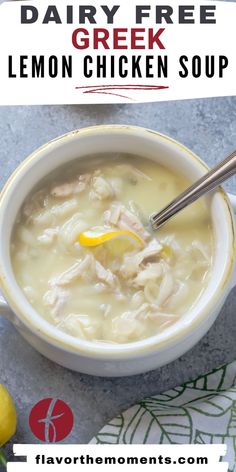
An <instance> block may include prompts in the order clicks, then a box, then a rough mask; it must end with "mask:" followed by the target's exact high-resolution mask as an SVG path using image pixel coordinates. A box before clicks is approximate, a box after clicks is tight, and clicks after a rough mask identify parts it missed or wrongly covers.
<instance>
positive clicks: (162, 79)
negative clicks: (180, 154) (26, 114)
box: [0, 0, 236, 105]
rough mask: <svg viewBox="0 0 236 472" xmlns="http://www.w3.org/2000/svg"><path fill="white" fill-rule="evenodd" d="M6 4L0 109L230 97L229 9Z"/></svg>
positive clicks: (110, 1)
mask: <svg viewBox="0 0 236 472" xmlns="http://www.w3.org/2000/svg"><path fill="white" fill-rule="evenodd" d="M164 5H165V6H163V5H160V2H154V1H150V2H148V1H145V2H144V1H143V0H128V1H126V2H124V1H122V2H121V1H119V0H106V1H103V2H101V3H100V2H99V0H90V1H89V2H85V1H82V2H81V1H80V2H78V0H70V1H69V2H65V1H63V2H61V1H59V0H57V1H54V2H53V3H52V4H51V3H49V1H48V0H32V1H12V2H5V3H3V4H1V6H0V43H1V49H0V60H1V67H0V104H1V105H15V104H65V103H67V104H73V103H75V104H76V103H122V102H128V103H130V102H137V101H142V102H145V101H161V100H178V99H187V98H200V97H212V96H226V95H227V96H230V95H232V96H233V95H236V55H235V21H236V3H231V2H227V3H226V2H222V1H221V2H213V1H211V0H209V1H205V0H194V1H192V2H190V1H189V0H184V1H181V2H180V3H179V2H177V1H176V0H172V1H171V0H168V1H165V2H164Z"/></svg>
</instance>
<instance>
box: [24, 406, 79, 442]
mask: <svg viewBox="0 0 236 472" xmlns="http://www.w3.org/2000/svg"><path fill="white" fill-rule="evenodd" d="M29 425H30V429H31V431H32V433H33V434H34V436H35V437H36V438H37V439H39V440H40V441H42V442H46V443H56V442H59V441H63V439H65V438H67V436H69V434H70V432H71V431H72V428H73V425H74V416H73V413H72V410H71V408H70V407H69V406H68V405H67V404H66V403H65V402H63V401H62V400H59V399H56V398H45V399H44V400H41V401H39V402H38V403H36V405H34V407H33V408H32V410H31V412H30V416H29Z"/></svg>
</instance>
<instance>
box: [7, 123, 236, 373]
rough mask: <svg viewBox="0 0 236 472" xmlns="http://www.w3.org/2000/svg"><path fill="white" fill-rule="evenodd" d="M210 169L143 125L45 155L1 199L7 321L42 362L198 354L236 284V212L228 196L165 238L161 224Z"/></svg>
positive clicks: (172, 225)
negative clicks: (195, 349)
mask: <svg viewBox="0 0 236 472" xmlns="http://www.w3.org/2000/svg"><path fill="white" fill-rule="evenodd" d="M206 171H207V167H206V165H205V164H204V163H202V161H200V159H199V158H197V157H196V156H195V155H194V154H192V153H191V151H189V150H188V149H186V148H185V147H184V146H182V145H180V144H178V143H176V142H175V141H173V140H171V139H170V138H167V137H165V136H162V135H160V134H158V133H155V132H152V131H149V130H143V129H141V128H136V127H127V126H119V125H117V126H101V127H94V128H88V129H85V130H81V131H76V132H72V133H69V134H68V135H65V136H63V137H61V138H58V139H56V140H54V141H52V142H50V143H49V144H48V145H46V146H44V147H42V148H41V149H39V150H38V151H36V152H35V153H34V154H33V155H32V156H30V157H29V158H28V159H27V160H26V161H25V162H24V163H23V164H22V165H21V166H20V167H19V169H17V171H16V172H15V173H14V174H13V176H12V178H11V179H10V181H9V182H8V184H7V185H6V187H5V189H4V190H3V192H2V195H1V201H0V231H1V235H0V236H1V238H0V241H1V244H0V259H1V261H2V263H1V266H0V277H1V289H2V292H3V295H4V297H5V299H6V300H7V302H8V305H9V306H10V308H8V306H7V304H6V303H5V302H4V301H2V311H3V312H4V313H5V315H6V316H7V317H8V318H9V319H10V320H11V321H13V322H14V324H15V325H16V327H17V329H18V330H19V331H20V332H21V333H22V335H23V336H24V337H25V338H26V339H27V340H28V341H29V342H30V343H31V344H32V345H34V346H35V347H36V349H38V350H39V351H40V352H41V353H42V354H44V355H46V356H47V357H49V358H50V359H52V360H54V361H56V362H58V363H60V364H62V365H64V366H66V367H69V368H71V369H74V370H78V371H81V372H85V373H89V374H95V375H109V376H113V375H114V376H117V375H131V374H136V373H140V372H145V371H147V370H151V369H153V368H156V367H158V366H160V365H163V364H165V363H168V362H170V361H171V360H173V359H175V358H177V357H178V356H180V355H181V354H183V353H184V352H186V351H187V350H188V349H189V348H191V347H192V346H193V345H194V344H195V343H196V342H197V341H198V340H199V339H200V338H201V337H202V336H203V335H204V334H205V333H206V331H207V330H208V329H209V327H210V326H211V325H212V323H213V321H214V320H215V318H216V316H217V314H218V313H219V311H220V308H221V307H222V304H223V302H224V300H225V298H226V296H227V294H228V293H229V290H230V289H231V288H232V285H233V283H232V275H233V271H234V258H235V236H234V223H233V216H232V210H231V207H230V205H229V202H228V200H227V197H226V195H225V194H224V192H223V191H222V190H221V189H220V190H217V191H215V192H212V193H211V194H210V195H208V196H206V197H204V198H202V199H200V200H199V201H197V202H195V203H194V204H193V205H191V206H190V207H189V208H187V209H185V210H184V211H182V212H181V213H180V214H179V215H177V216H176V218H174V219H173V220H172V221H171V222H169V223H168V224H166V225H165V226H164V227H163V228H161V229H160V230H158V231H156V232H153V231H152V230H151V228H150V225H149V216H150V214H152V213H153V212H156V211H158V210H160V209H161V208H163V206H165V205H166V204H167V203H168V202H169V201H170V200H171V199H173V198H174V197H175V196H177V195H178V194H179V193H181V192H182V191H183V190H184V189H185V188H186V187H187V186H188V185H189V184H190V183H191V182H193V181H194V180H196V179H197V178H199V177H200V176H201V175H203V174H204V173H205V172H206ZM16 196H17V198H16ZM111 232H112V233H113V234H114V237H112V238H111V239H109V241H105V242H103V243H102V244H99V245H97V244H93V245H91V241H94V238H95V240H96V238H97V236H98V235H99V234H103V235H104V234H106V235H107V234H109V233H111ZM81 235H82V236H83V238H82V239H81ZM13 312H14V314H13Z"/></svg>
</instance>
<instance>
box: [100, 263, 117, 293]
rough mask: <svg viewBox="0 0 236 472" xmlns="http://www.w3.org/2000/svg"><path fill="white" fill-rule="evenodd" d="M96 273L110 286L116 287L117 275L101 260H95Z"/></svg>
mask: <svg viewBox="0 0 236 472" xmlns="http://www.w3.org/2000/svg"><path fill="white" fill-rule="evenodd" d="M95 270H96V275H97V277H98V279H99V280H101V281H102V282H105V283H106V284H107V285H109V286H110V287H115V286H116V284H117V277H116V276H115V275H114V274H113V273H112V272H111V270H110V269H105V267H103V265H102V264H100V262H99V261H95Z"/></svg>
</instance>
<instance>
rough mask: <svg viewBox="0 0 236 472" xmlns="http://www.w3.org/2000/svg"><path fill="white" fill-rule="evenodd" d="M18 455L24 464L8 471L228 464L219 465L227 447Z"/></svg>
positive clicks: (40, 448) (41, 450) (54, 449)
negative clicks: (22, 458)
mask: <svg viewBox="0 0 236 472" xmlns="http://www.w3.org/2000/svg"><path fill="white" fill-rule="evenodd" d="M14 453H15V455H17V456H27V463H25V462H12V463H8V465H7V471H8V472H27V471H30V472H36V471H37V472H46V471H47V470H48V471H52V472H53V471H55V470H59V469H60V470H61V471H78V470H84V471H85V472H96V471H101V470H102V471H103V472H106V471H107V472H110V470H111V467H112V470H116V471H119V470H124V467H125V470H126V471H127V470H130V472H132V471H135V472H142V471H143V472H152V471H153V472H155V471H156V470H164V471H168V472H171V471H175V472H182V471H184V470H185V471H188V472H189V471H190V470H191V472H198V471H200V470H201V471H205V472H213V471H214V472H227V470H228V464H227V463H226V462H219V461H220V459H221V457H222V456H224V455H225V453H226V445H224V444H220V445H216V444H209V445H158V444H155V445H150V444H146V445H117V446H113V445H105V444H103V445H68V446H67V445H48V444H47V445H43V444H41V445H33V444H32V445H26V444H25V445H23V444H17V445H15V446H14Z"/></svg>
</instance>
